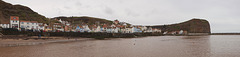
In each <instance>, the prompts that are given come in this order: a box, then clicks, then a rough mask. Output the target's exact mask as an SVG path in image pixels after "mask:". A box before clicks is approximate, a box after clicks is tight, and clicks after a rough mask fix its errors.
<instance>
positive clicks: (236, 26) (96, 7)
mask: <svg viewBox="0 0 240 57" xmlns="http://www.w3.org/2000/svg"><path fill="white" fill-rule="evenodd" d="M4 1H6V2H9V3H12V4H21V5H25V6H28V7H30V8H31V9H33V10H34V11H36V12H38V13H39V14H41V15H44V16H46V17H49V18H51V17H57V16H91V17H99V18H105V19H108V20H115V19H118V20H120V21H125V22H128V23H131V24H135V25H163V24H173V23H179V22H183V21H187V20H190V19H192V18H202V19H206V20H208V21H209V22H210V25H211V30H212V32H240V19H239V18H240V16H239V15H240V11H239V10H240V7H239V5H240V0H4Z"/></svg>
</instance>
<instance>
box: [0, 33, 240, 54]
mask: <svg viewBox="0 0 240 57" xmlns="http://www.w3.org/2000/svg"><path fill="white" fill-rule="evenodd" d="M0 57H240V35H208V36H148V37H140V38H113V39H106V40H95V39H93V40H86V41H75V42H61V43H48V44H39V45H29V46H15V47H0Z"/></svg>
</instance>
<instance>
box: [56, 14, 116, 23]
mask: <svg viewBox="0 0 240 57" xmlns="http://www.w3.org/2000/svg"><path fill="white" fill-rule="evenodd" d="M52 19H61V20H63V21H69V22H70V23H72V24H83V23H84V24H89V25H92V24H96V23H99V24H104V23H105V24H112V23H113V22H112V21H110V20H106V19H101V18H94V17H87V16H83V17H55V18H52Z"/></svg>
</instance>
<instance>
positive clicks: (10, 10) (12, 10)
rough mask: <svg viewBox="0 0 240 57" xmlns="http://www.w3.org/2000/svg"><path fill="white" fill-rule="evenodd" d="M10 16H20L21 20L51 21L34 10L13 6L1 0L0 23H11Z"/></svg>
mask: <svg viewBox="0 0 240 57" xmlns="http://www.w3.org/2000/svg"><path fill="white" fill-rule="evenodd" d="M10 16H19V18H20V20H26V21H38V22H41V23H47V22H48V21H49V20H48V19H47V18H46V17H45V16H42V15H40V14H38V13H36V12H34V11H33V10H32V9H30V8H28V7H26V6H22V5H12V4H10V3H7V2H4V1H2V0H0V23H9V19H10Z"/></svg>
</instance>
